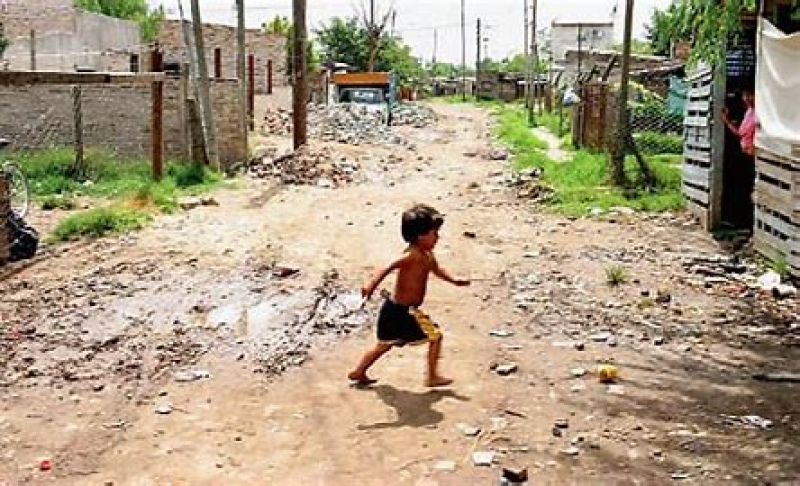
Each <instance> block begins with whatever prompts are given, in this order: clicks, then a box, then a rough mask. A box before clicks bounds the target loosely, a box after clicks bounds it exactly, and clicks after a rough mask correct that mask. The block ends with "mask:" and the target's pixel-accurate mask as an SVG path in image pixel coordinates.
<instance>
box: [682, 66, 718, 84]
mask: <svg viewBox="0 0 800 486" xmlns="http://www.w3.org/2000/svg"><path fill="white" fill-rule="evenodd" d="M713 74H714V72H713V71H712V70H711V68H710V67H700V68H698V69H697V70H696V71H694V72H692V73H690V74H688V75H687V76H686V80H687V81H689V82H690V83H694V82H696V81H698V80H701V79H711V76H712V75H713Z"/></svg>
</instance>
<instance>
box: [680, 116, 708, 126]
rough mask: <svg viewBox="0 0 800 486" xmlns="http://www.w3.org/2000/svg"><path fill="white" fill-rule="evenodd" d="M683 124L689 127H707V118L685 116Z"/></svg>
mask: <svg viewBox="0 0 800 486" xmlns="http://www.w3.org/2000/svg"><path fill="white" fill-rule="evenodd" d="M683 124H684V125H686V126H689V127H707V126H708V117H705V116H687V117H686V118H685V119H684V120H683Z"/></svg>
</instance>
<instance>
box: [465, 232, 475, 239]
mask: <svg viewBox="0 0 800 486" xmlns="http://www.w3.org/2000/svg"><path fill="white" fill-rule="evenodd" d="M464 236H465V237H466V238H476V237H477V236H478V235H476V234H475V232H473V231H465V232H464Z"/></svg>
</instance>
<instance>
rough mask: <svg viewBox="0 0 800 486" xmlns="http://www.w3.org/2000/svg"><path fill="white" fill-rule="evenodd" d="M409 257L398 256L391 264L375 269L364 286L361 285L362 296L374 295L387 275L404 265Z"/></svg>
mask: <svg viewBox="0 0 800 486" xmlns="http://www.w3.org/2000/svg"><path fill="white" fill-rule="evenodd" d="M408 259H409V257H408V255H403V256H402V257H400V258H398V259H397V260H395V261H393V262H392V263H390V264H389V265H387V266H385V267H382V268H379V269H377V270H376V271H375V273H374V274H373V275H372V277H370V279H369V280H367V281H366V282H365V283H364V286H363V287H361V296H362V297H364V298H365V299H369V298H370V297H372V293H373V292H375V289H376V288H377V287H378V285H380V284H381V282H383V279H385V278H386V276H387V275H389V274H390V273H392V272H393V271H395V270H397V269H398V268H401V267H402V266H403V265H405V264H406V262H407V261H408Z"/></svg>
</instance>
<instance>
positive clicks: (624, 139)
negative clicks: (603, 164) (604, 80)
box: [611, 0, 633, 184]
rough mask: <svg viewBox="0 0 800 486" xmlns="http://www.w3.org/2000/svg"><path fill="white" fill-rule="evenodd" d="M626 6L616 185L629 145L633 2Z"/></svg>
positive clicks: (613, 168) (613, 166) (621, 176)
mask: <svg viewBox="0 0 800 486" xmlns="http://www.w3.org/2000/svg"><path fill="white" fill-rule="evenodd" d="M626 3H627V5H626V6H625V32H624V34H623V37H622V64H621V66H620V70H621V73H620V74H621V77H620V82H619V101H618V104H619V119H618V121H617V124H618V128H617V131H618V136H617V141H616V143H615V144H614V155H613V161H612V164H611V177H612V179H613V181H614V183H615V184H621V183H622V182H623V180H624V176H625V174H624V171H623V166H624V161H625V146H626V144H627V143H628V129H629V127H628V121H629V120H628V82H629V79H630V73H629V70H630V65H631V31H632V30H633V0H627V2H626Z"/></svg>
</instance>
